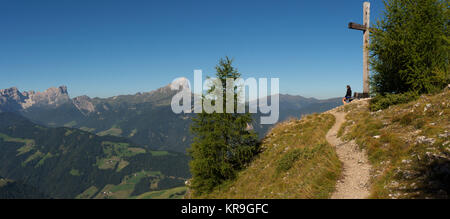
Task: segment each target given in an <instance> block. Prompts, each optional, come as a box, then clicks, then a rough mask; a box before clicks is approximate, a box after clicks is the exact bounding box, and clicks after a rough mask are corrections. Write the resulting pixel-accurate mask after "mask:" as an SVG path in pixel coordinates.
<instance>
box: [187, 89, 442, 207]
mask: <svg viewBox="0 0 450 219" xmlns="http://www.w3.org/2000/svg"><path fill="white" fill-rule="evenodd" d="M449 100H450V87H449V88H447V89H445V90H444V91H443V92H442V93H439V94H435V95H423V96H421V97H420V99H419V100H417V101H413V102H410V103H407V104H400V105H396V106H391V107H390V108H389V109H386V110H380V111H377V112H370V110H369V105H368V103H369V100H361V101H353V102H352V103H351V104H347V105H345V106H341V107H338V108H336V109H333V110H332V111H333V112H335V113H344V112H345V113H346V114H347V116H346V119H345V120H346V121H345V123H344V124H343V125H342V126H341V128H340V129H339V131H338V132H337V133H335V132H336V130H334V131H333V133H332V134H337V138H340V140H339V142H340V144H335V145H334V147H341V148H339V150H340V149H342V147H346V146H348V145H352V148H351V150H347V151H346V153H349V154H347V155H348V156H349V155H352V156H351V157H353V158H352V159H354V160H353V161H352V162H354V165H355V168H362V167H363V166H367V165H368V164H370V166H371V168H370V173H368V174H370V176H369V179H362V178H359V177H358V176H357V175H356V176H347V175H352V174H349V173H346V172H345V171H348V167H345V166H344V168H347V170H344V172H342V163H341V161H340V160H339V158H338V156H337V154H336V148H334V147H331V146H330V145H329V144H327V143H326V140H325V134H326V133H327V132H328V130H329V129H330V127H331V126H332V125H333V123H335V121H334V116H333V115H332V114H330V113H333V112H327V113H323V114H319V115H317V114H315V115H309V116H306V117H304V118H302V119H301V120H296V119H294V120H290V121H288V122H284V123H281V124H278V125H276V126H275V127H274V128H273V129H272V130H271V131H270V133H269V134H268V135H267V136H266V137H265V138H264V140H263V142H262V146H263V151H262V152H261V153H260V154H259V155H258V156H257V157H256V158H255V159H254V160H253V161H252V162H251V163H250V164H249V166H248V167H247V168H246V169H245V170H243V171H241V172H240V173H239V174H238V177H237V178H236V179H235V180H232V181H229V182H226V183H224V184H223V185H221V186H219V187H218V188H216V189H215V190H214V191H213V192H212V193H211V194H209V195H206V196H204V197H190V196H189V195H188V196H187V197H188V198H231V199H234V198H330V197H331V196H332V194H333V193H334V192H335V191H336V190H335V189H336V185H338V186H339V184H346V183H353V184H354V183H356V184H355V185H351V186H349V185H344V187H346V188H351V187H352V186H364V187H366V188H364V189H363V190H364V192H363V193H361V194H362V195H360V196H358V198H366V197H367V196H366V195H367V194H368V195H369V196H368V198H444V199H448V198H449V197H450V187H449V185H450V118H449V117H450V101H449ZM328 137H329V136H328ZM353 146H354V147H353ZM365 152H367V158H368V161H367V160H364V159H362V158H358V156H359V155H358V154H361V153H365ZM353 155H355V156H353ZM340 157H343V155H340ZM355 159H356V160H355ZM367 162H368V163H367ZM344 165H345V162H344ZM341 174H347V175H344V176H342V175H341ZM349 177H350V178H352V179H350V180H348V178H349ZM355 179H356V181H355ZM338 180H339V181H340V182H338ZM365 182H369V183H368V184H367V185H358V184H360V183H362V184H364V183H365ZM366 191H367V192H366ZM338 192H339V191H338ZM353 192H355V191H351V190H348V189H344V190H341V191H340V192H339V194H337V195H336V196H335V197H338V198H339V197H341V198H342V197H352V196H351V195H352V194H349V193H353ZM188 194H191V193H190V192H189V193H188Z"/></svg>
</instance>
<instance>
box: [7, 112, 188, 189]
mask: <svg viewBox="0 0 450 219" xmlns="http://www.w3.org/2000/svg"><path fill="white" fill-rule="evenodd" d="M0 151H1V153H0V175H2V176H4V177H5V178H8V179H12V180H20V181H22V182H23V183H25V184H27V185H30V186H33V187H35V188H38V189H39V190H40V191H42V192H44V193H45V194H48V195H49V196H51V197H54V198H75V197H79V198H93V197H97V198H107V197H109V198H127V197H130V195H131V194H133V195H139V194H142V193H145V192H150V191H154V190H164V189H168V188H173V187H179V186H183V185H184V180H185V179H186V178H187V177H189V170H188V167H187V162H188V157H187V156H185V155H184V154H180V153H174V152H167V151H150V150H147V149H146V148H145V147H141V146H138V145H135V144H134V143H132V142H131V141H129V140H128V139H125V138H119V137H114V136H103V137H101V136H97V135H94V134H92V133H89V132H85V131H80V130H77V129H73V128H47V127H43V126H40V125H36V124H34V123H32V122H30V121H29V120H27V119H25V118H24V117H22V116H20V115H17V114H14V113H0ZM141 182H142V183H144V182H147V184H151V186H148V187H144V188H140V187H139V188H140V189H139V188H138V186H137V185H138V184H139V183H141ZM144 184H145V183H144ZM138 189H139V190H138Z"/></svg>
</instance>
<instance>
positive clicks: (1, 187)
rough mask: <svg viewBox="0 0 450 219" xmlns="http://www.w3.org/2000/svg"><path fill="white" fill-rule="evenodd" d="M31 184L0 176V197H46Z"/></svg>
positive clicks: (46, 197)
mask: <svg viewBox="0 0 450 219" xmlns="http://www.w3.org/2000/svg"><path fill="white" fill-rule="evenodd" d="M48 198H50V197H49V196H47V195H45V194H44V193H42V192H41V191H39V190H38V189H36V188H35V187H33V186H30V185H27V184H24V183H23V182H20V181H14V180H10V179H5V178H3V177H0V199H48Z"/></svg>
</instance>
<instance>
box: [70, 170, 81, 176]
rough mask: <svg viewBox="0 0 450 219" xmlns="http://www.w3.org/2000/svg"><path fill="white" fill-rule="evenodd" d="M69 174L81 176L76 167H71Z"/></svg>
mask: <svg viewBox="0 0 450 219" xmlns="http://www.w3.org/2000/svg"><path fill="white" fill-rule="evenodd" d="M70 175H72V176H81V173H80V171H79V170H77V169H71V170H70Z"/></svg>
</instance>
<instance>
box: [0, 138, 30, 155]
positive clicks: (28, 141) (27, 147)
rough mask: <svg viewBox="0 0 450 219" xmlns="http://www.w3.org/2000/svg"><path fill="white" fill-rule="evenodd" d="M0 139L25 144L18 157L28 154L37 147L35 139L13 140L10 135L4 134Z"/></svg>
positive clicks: (18, 150) (19, 150)
mask: <svg viewBox="0 0 450 219" xmlns="http://www.w3.org/2000/svg"><path fill="white" fill-rule="evenodd" d="M0 138H2V139H3V141H8V142H17V143H23V144H24V146H22V147H20V148H19V149H17V152H18V153H17V156H20V155H22V154H25V153H28V152H30V151H31V150H33V148H34V147H35V145H36V144H35V141H34V140H33V139H23V138H13V137H10V136H8V135H5V134H3V133H0Z"/></svg>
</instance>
